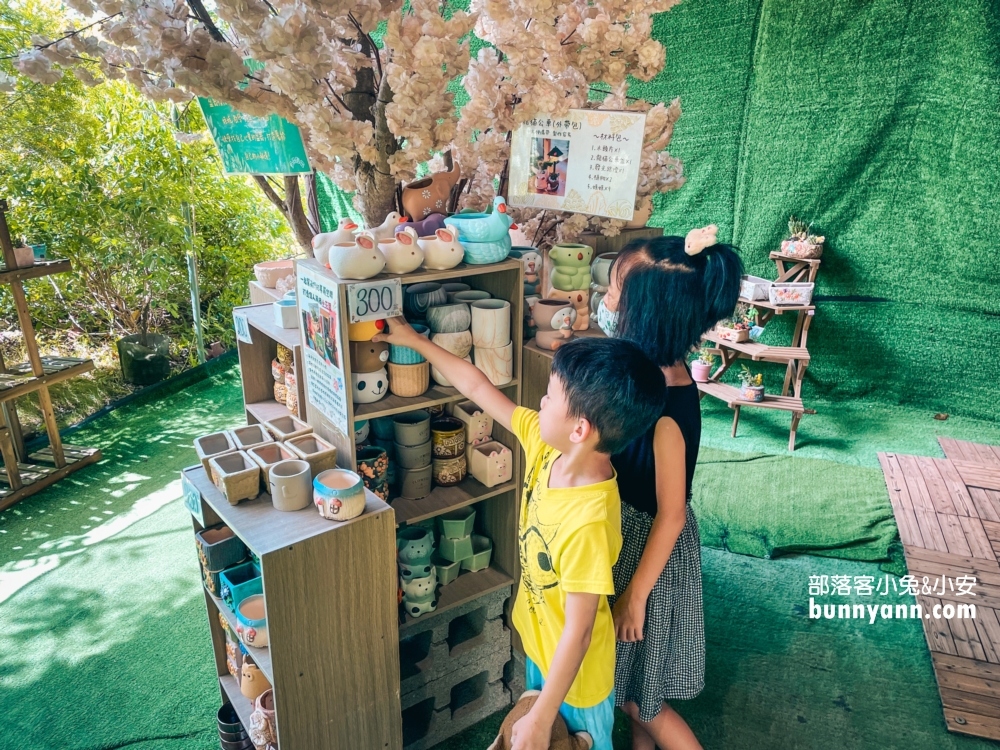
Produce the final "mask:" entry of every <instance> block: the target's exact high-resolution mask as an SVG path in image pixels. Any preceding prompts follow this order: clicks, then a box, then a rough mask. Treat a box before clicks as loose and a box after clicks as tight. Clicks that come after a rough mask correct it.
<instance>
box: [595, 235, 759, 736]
mask: <svg viewBox="0 0 1000 750" xmlns="http://www.w3.org/2000/svg"><path fill="white" fill-rule="evenodd" d="M686 244H687V246H685V245H686ZM742 273H743V264H742V263H741V262H740V258H739V256H738V255H737V254H736V252H735V250H734V249H733V248H732V247H731V246H729V245H720V244H716V243H715V227H707V228H705V229H701V230H693V231H692V232H691V234H689V235H688V240H687V243H685V239H684V238H682V237H656V238H653V239H643V240H636V241H634V242H630V243H629V244H628V245H626V246H625V248H624V249H623V250H622V251H621V253H619V255H618V257H617V258H616V259H615V261H614V264H613V265H612V268H611V284H610V286H609V288H608V293H607V295H606V296H605V297H604V299H603V301H602V302H601V304H600V307H599V309H598V314H597V319H598V324H599V325H600V326H601V328H602V329H603V330H604V332H605V333H607V334H608V335H614V336H619V337H621V338H624V339H628V340H629V341H632V342H633V343H635V344H637V345H638V346H639V347H640V348H642V350H643V351H644V352H645V353H646V354H647V355H648V356H649V357H650V359H652V360H653V361H654V362H655V363H656V364H657V365H659V366H660V367H661V368H662V370H663V375H664V378H665V379H666V382H667V386H668V388H667V390H668V397H667V403H666V405H665V407H664V410H663V416H662V417H661V418H660V420H659V421H658V422H657V423H656V424H655V425H654V426H653V427H652V428H650V430H649V431H648V432H646V433H645V434H644V435H642V436H640V437H638V438H636V440H634V441H633V442H632V443H631V444H630V445H629V446H628V448H626V449H625V451H623V452H622V453H620V454H617V455H615V456H613V457H612V463H613V465H614V467H615V470H616V472H617V473H618V487H619V490H620V493H621V499H622V536H623V539H624V545H623V547H622V551H621V555H620V557H619V559H618V564H617V565H616V566H615V569H614V579H615V597H614V598H613V599H612V600H611V604H612V606H613V608H614V609H613V614H614V619H615V631H616V635H617V637H618V641H619V643H618V649H617V659H616V666H615V694H616V703H617V705H618V706H620V707H622V709H623V710H624V711H625V712H626V713H627V714H628V715H629V716H630V717H631V718H632V747H633V750H654V747H660V748H663V749H664V750H678V749H684V750H687V749H688V748H700V747H701V745H700V744H699V743H698V740H697V739H696V738H695V736H694V733H693V732H692V731H691V729H690V728H689V727H688V725H687V724H686V723H685V722H684V720H683V719H682V718H681V717H680V715H679V714H677V713H676V712H675V711H674V710H673V709H672V708H670V706H668V705H667V703H666V701H668V700H685V699H689V698H694V697H695V696H696V695H698V693H700V692H701V689H702V688H703V687H704V684H705V628H704V621H703V616H702V599H701V548H700V545H699V539H698V523H697V521H696V520H695V517H694V513H693V512H692V511H691V506H690V499H691V480H692V478H693V476H694V469H695V463H696V462H697V460H698V444H699V442H700V440H701V412H700V408H699V398H698V387H697V385H696V384H695V383H694V381H693V380H692V379H691V374H690V372H689V371H688V369H687V364H686V363H685V356H686V355H687V353H688V352H689V351H690V350H691V348H692V347H694V346H696V345H697V344H698V343H699V342H700V340H701V335H702V333H704V332H705V331H706V330H708V329H709V328H711V327H712V326H713V325H715V323H716V322H718V321H719V320H721V319H722V318H724V317H725V316H727V315H729V314H731V313H732V311H733V308H734V307H735V306H736V302H737V299H738V297H739V288H740V277H741V275H742Z"/></svg>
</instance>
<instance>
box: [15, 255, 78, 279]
mask: <svg viewBox="0 0 1000 750" xmlns="http://www.w3.org/2000/svg"><path fill="white" fill-rule="evenodd" d="M72 268H73V264H72V263H71V262H70V261H69V260H68V259H65V258H63V259H61V260H40V261H35V263H34V265H31V266H28V267H26V268H11V269H8V268H7V267H6V266H4V267H3V268H2V269H0V284H11V283H13V282H15V281H26V280H27V279H37V278H41V277H42V276H51V275H52V274H55V273H66V272H67V271H70V270H72Z"/></svg>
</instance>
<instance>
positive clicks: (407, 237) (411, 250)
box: [378, 227, 424, 274]
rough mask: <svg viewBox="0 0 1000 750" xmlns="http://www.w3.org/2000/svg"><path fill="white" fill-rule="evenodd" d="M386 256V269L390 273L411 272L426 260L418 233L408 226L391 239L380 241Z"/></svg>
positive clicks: (379, 246)
mask: <svg viewBox="0 0 1000 750" xmlns="http://www.w3.org/2000/svg"><path fill="white" fill-rule="evenodd" d="M378 249H379V250H381V251H382V255H384V256H385V270H386V271H388V272H389V273H400V274H403V273H410V272H411V271H416V270H417V269H418V268H420V264H421V263H423V262H424V251H423V250H421V249H420V246H419V245H418V244H417V233H416V232H415V231H414V230H413V228H412V227H406V228H405V229H404V230H403V231H401V232H398V233H397V234H396V236H395V237H393V238H392V239H390V240H386V241H384V242H379V243H378Z"/></svg>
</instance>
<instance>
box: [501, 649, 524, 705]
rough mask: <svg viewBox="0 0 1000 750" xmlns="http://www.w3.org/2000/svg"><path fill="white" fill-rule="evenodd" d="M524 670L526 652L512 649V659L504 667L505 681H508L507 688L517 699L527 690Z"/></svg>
mask: <svg viewBox="0 0 1000 750" xmlns="http://www.w3.org/2000/svg"><path fill="white" fill-rule="evenodd" d="M524 670H525V661H524V654H519V653H517V651H512V652H511V659H510V661H509V662H507V666H505V667H504V669H503V681H504V682H505V683H506V685H507V689H508V690H510V695H511V697H512V698H513V699H514V700H515V701H516V700H517V699H518V698H520V697H521V693H523V692H524V691H525V686H524Z"/></svg>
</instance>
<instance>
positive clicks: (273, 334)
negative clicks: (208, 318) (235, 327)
mask: <svg viewBox="0 0 1000 750" xmlns="http://www.w3.org/2000/svg"><path fill="white" fill-rule="evenodd" d="M236 310H237V311H238V312H241V313H243V314H244V315H246V316H247V323H249V324H250V325H251V326H252V327H253V328H256V329H257V330H258V331H260V332H261V333H263V334H264V335H265V336H267V337H268V338H270V339H273V340H274V341H277V342H278V343H279V344H281V345H282V346H286V347H288V348H289V349H294V348H295V347H297V346H298V345H299V344H300V343H301V342H300V341H299V329H298V327H295V328H282V327H281V326H279V325H277V324H276V323H275V322H274V306H273V305H272V304H271V303H265V304H263V305H248V306H246V307H237V308H236Z"/></svg>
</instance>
